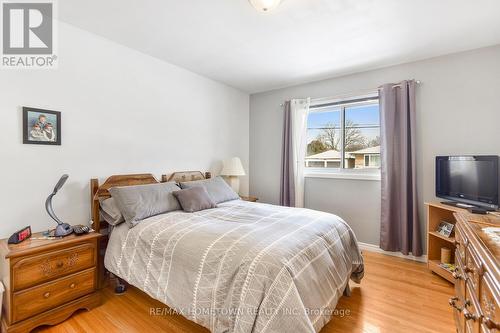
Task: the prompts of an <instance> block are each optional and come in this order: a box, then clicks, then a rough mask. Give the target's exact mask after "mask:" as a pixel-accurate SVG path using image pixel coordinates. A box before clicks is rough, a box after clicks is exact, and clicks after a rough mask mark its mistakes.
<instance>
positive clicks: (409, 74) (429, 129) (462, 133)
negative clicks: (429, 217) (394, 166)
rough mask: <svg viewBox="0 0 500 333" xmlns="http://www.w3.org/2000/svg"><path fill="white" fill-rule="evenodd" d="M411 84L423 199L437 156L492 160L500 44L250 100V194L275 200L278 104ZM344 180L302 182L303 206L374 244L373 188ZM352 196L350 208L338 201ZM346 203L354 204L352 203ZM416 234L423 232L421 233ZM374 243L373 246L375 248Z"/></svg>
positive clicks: (376, 210)
mask: <svg viewBox="0 0 500 333" xmlns="http://www.w3.org/2000/svg"><path fill="white" fill-rule="evenodd" d="M412 78H415V79H419V80H421V81H422V85H421V86H419V87H418V88H417V181H418V191H419V200H420V213H421V220H422V224H425V219H424V206H423V202H425V201H432V200H437V199H436V198H435V196H434V158H435V156H436V155H439V154H444V155H447V154H495V155H500V140H499V139H500V135H499V124H500V98H499V92H500V46H495V47H490V48H484V49H479V50H474V51H470V52H464V53H459V54H454V55H449V56H444V57H439V58H434V59H429V60H425V61H419V62H414V63H409V64H403V65H398V66H393V67H388V68H384V69H379V70H374V71H369V72H364V73H359V74H354V75H349V76H345V77H339V78H334V79H330V80H324V81H318V82H313V83H309V84H303V85H299V86H294V87H290V88H285V89H280V90H275V91H270V92H265V93H260V94H255V95H252V96H251V98H250V161H251V163H250V171H251V173H250V181H251V182H250V193H251V194H252V195H257V196H259V197H261V198H262V200H263V201H266V202H271V203H277V202H278V199H279V170H280V149H281V128H282V111H281V108H280V104H281V103H282V102H283V101H284V100H287V99H291V98H301V97H312V98H318V97H330V96H336V95H343V94H345V93H351V92H352V93H355V92H358V91H364V90H370V89H374V88H376V87H378V86H379V85H381V84H383V83H388V82H397V81H400V80H403V79H412ZM345 182H346V181H345V180H333V179H323V180H321V181H318V180H317V179H314V180H312V179H307V180H306V199H305V201H306V205H307V206H308V207H311V208H315V209H319V210H324V211H329V212H337V213H340V214H339V215H341V216H342V217H344V218H345V219H346V220H347V222H349V223H350V224H351V226H352V227H353V229H354V231H355V232H356V234H357V235H358V239H359V240H360V241H362V242H367V243H372V244H374V242H377V240H378V237H379V235H378V230H379V229H378V226H379V224H380V207H379V206H377V205H374V204H373V201H372V200H370V201H369V204H367V205H366V204H365V202H366V200H367V198H376V201H378V202H380V186H374V185H373V184H372V185H367V184H364V185H360V183H359V182H361V181H353V182H352V183H351V186H345ZM345 198H358V199H359V200H358V202H357V203H358V204H354V203H352V204H350V205H347V204H345V205H344V204H342V202H344V201H345ZM353 200H354V199H353ZM423 229H424V228H423ZM375 244H378V242H377V243H375Z"/></svg>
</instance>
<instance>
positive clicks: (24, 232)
mask: <svg viewBox="0 0 500 333" xmlns="http://www.w3.org/2000/svg"><path fill="white" fill-rule="evenodd" d="M30 237H31V227H30V226H27V227H26V228H23V229H21V230H19V231H16V232H15V233H13V234H12V236H10V237H9V240H8V243H9V244H19V243H21V242H22V241H24V240H26V239H28V238H30Z"/></svg>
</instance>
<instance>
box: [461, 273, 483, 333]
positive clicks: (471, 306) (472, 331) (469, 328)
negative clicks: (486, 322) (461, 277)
mask: <svg viewBox="0 0 500 333" xmlns="http://www.w3.org/2000/svg"><path fill="white" fill-rule="evenodd" d="M466 289H467V291H466V298H467V301H466V304H465V307H464V309H463V311H462V315H463V317H464V320H465V332H467V333H479V332H480V331H479V329H480V325H481V312H480V311H479V304H478V301H477V298H476V296H475V295H476V291H475V290H473V289H472V284H471V283H470V280H468V281H467V282H466Z"/></svg>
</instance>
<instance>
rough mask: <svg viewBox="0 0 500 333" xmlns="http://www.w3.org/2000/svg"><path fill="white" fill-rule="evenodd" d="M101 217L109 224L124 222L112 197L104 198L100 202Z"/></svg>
mask: <svg viewBox="0 0 500 333" xmlns="http://www.w3.org/2000/svg"><path fill="white" fill-rule="evenodd" d="M100 206H101V209H100V211H101V217H102V218H103V219H104V221H106V222H108V223H109V224H111V225H118V224H120V223H123V222H125V219H124V218H123V215H122V213H121V212H120V209H119V208H118V206H117V205H116V202H115V199H114V198H108V199H104V200H102V201H101V202H100Z"/></svg>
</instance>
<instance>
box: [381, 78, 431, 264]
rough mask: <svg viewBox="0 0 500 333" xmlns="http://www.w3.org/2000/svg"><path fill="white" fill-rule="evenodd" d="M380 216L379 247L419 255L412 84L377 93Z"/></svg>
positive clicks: (394, 86)
mask: <svg viewBox="0 0 500 333" xmlns="http://www.w3.org/2000/svg"><path fill="white" fill-rule="evenodd" d="M380 115H381V129H380V132H381V164H382V211H381V212H382V216H381V226H380V247H381V248H382V249H383V250H386V251H400V252H402V253H403V254H409V253H410V252H411V253H412V254H413V255H414V256H421V255H422V237H421V234H420V222H419V217H418V205H417V185H416V168H415V162H416V161H415V118H416V116H415V81H403V82H401V83H400V84H397V85H394V84H385V85H383V86H382V87H381V89H380Z"/></svg>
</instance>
